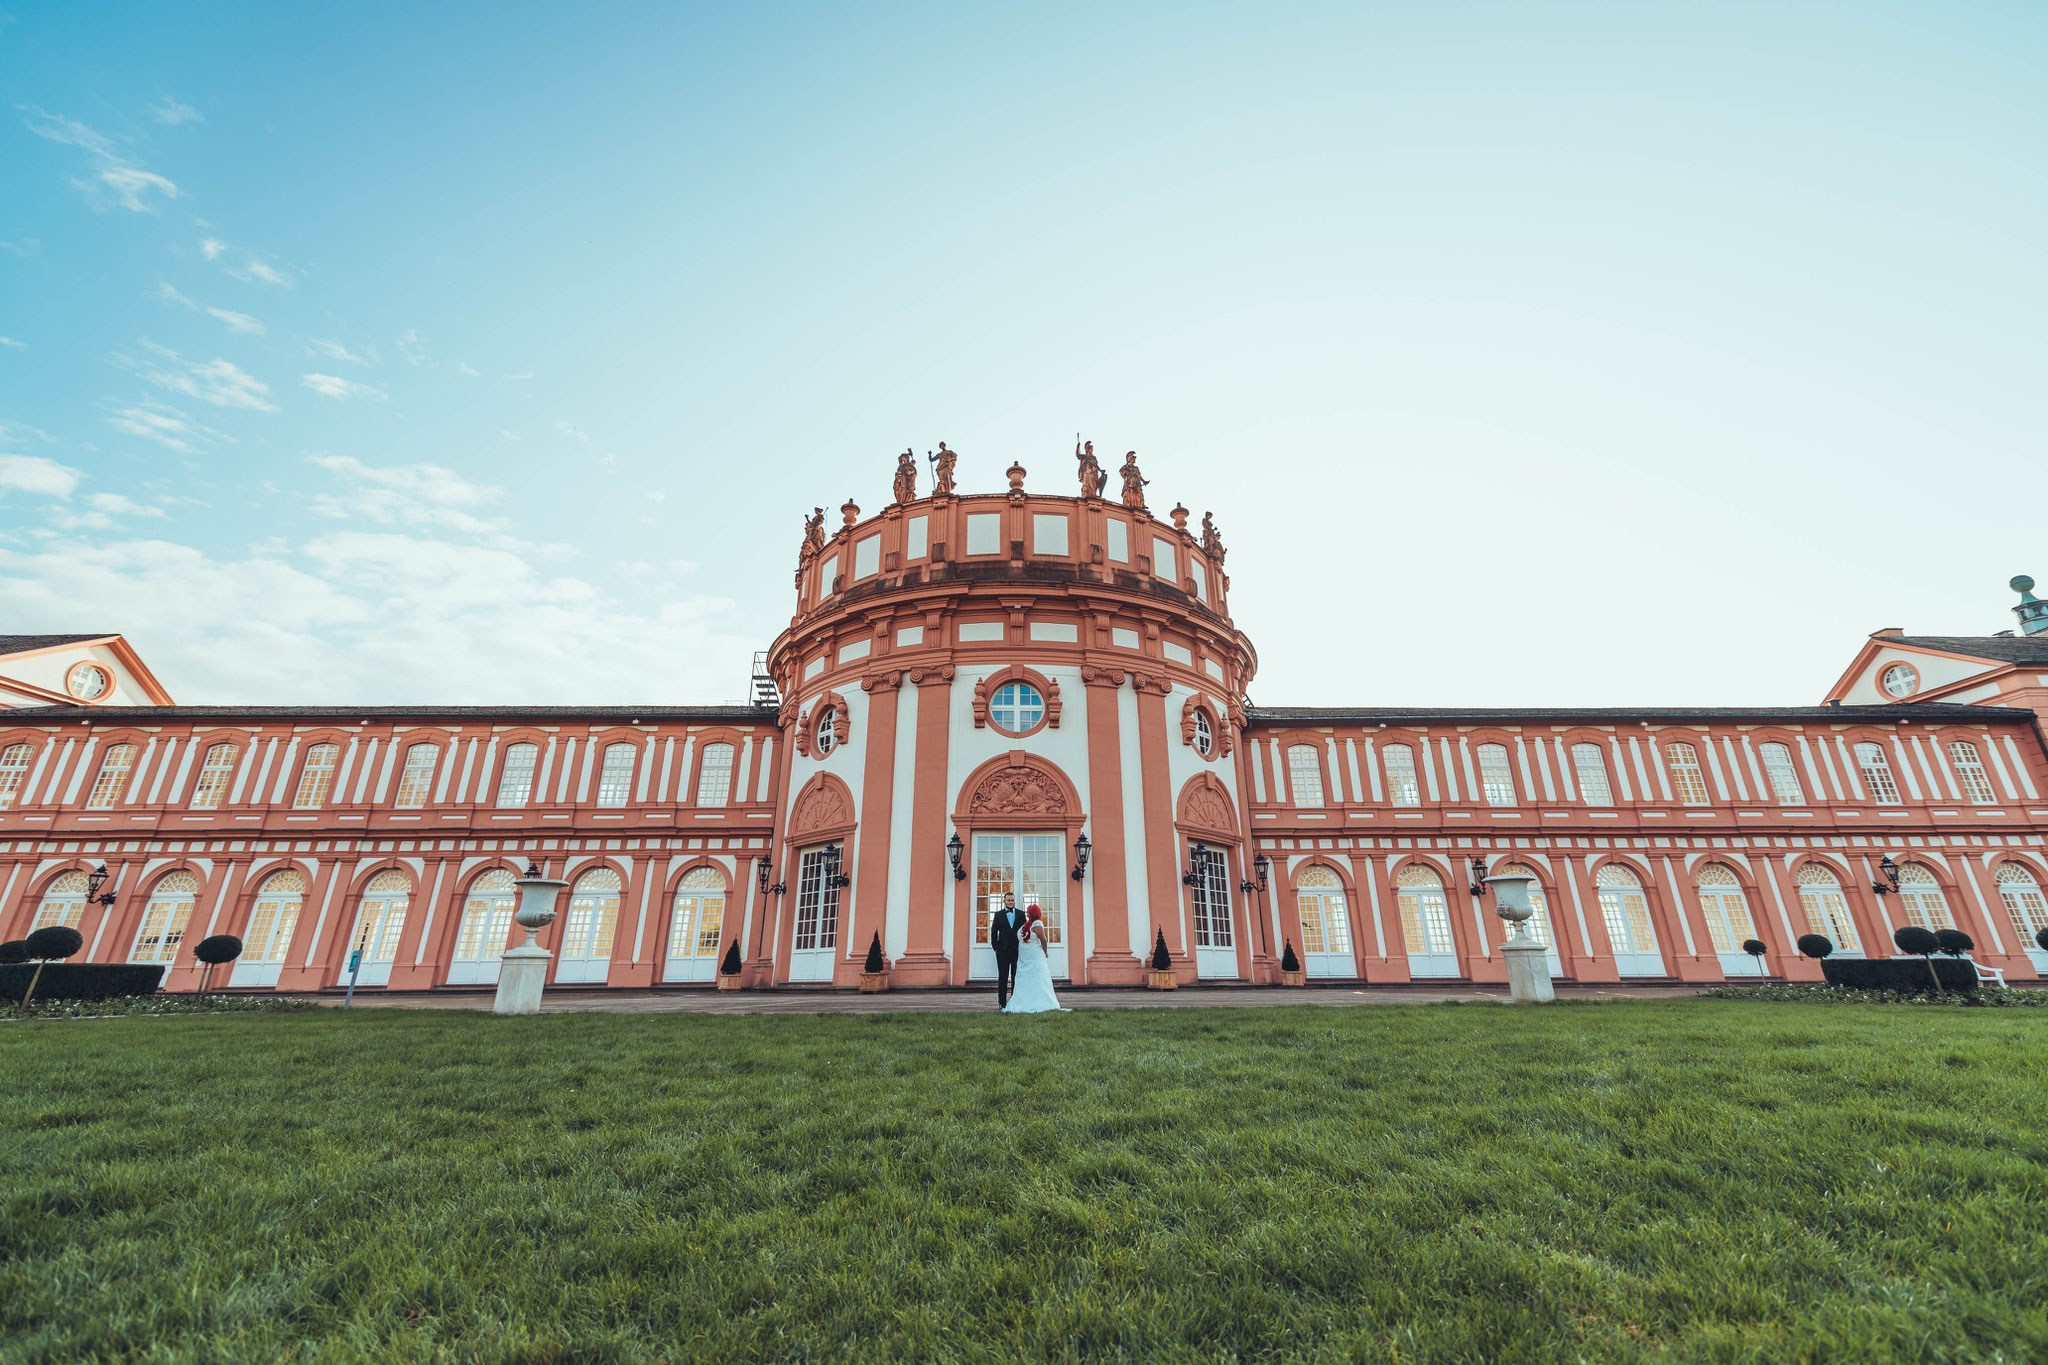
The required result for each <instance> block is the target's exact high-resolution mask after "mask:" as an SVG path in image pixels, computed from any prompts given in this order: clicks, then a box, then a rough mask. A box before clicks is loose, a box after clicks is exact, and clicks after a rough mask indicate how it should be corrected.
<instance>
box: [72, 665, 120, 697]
mask: <svg viewBox="0 0 2048 1365" xmlns="http://www.w3.org/2000/svg"><path fill="white" fill-rule="evenodd" d="M112 685H113V679H112V678H109V677H108V676H107V670H106V669H104V668H101V667H100V666H99V665H98V664H74V665H73V666H72V669H71V672H70V673H69V674H68V675H66V677H65V679H64V686H65V689H66V690H67V691H69V692H70V693H71V695H72V696H74V697H76V698H78V700H80V701H98V700H99V699H100V698H101V697H104V696H105V695H106V694H107V689H108V688H109V687H111V686H112Z"/></svg>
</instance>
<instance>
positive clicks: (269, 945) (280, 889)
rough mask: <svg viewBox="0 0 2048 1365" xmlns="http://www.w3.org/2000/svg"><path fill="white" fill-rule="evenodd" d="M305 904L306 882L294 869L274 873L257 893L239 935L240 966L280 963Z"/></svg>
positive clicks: (289, 944)
mask: <svg viewBox="0 0 2048 1365" xmlns="http://www.w3.org/2000/svg"><path fill="white" fill-rule="evenodd" d="M305 901H306V879H305V877H304V876H303V875H301V874H300V873H299V871H298V870H297V869H295V868H286V869H284V870H283V871H281V872H273V873H271V874H270V876H268V877H266V878H264V881H263V885H262V887H261V888H260V889H259V890H258V891H257V892H256V905H255V908H254V909H252V910H250V911H249V927H248V929H247V930H245V931H244V932H243V934H242V955H241V956H240V957H239V958H237V959H235V960H236V962H237V963H238V964H239V963H243V962H247V963H251V964H256V963H271V962H283V961H284V958H285V954H286V953H287V952H289V951H290V949H291V946H292V931H293V930H295V929H297V928H298V927H299V908H300V907H301V906H302V905H304V904H305Z"/></svg>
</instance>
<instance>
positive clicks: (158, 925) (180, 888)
mask: <svg viewBox="0 0 2048 1365" xmlns="http://www.w3.org/2000/svg"><path fill="white" fill-rule="evenodd" d="M198 899H199V879H198V878H197V877H195V876H193V875H192V874H191V873H190V872H173V873H171V874H170V875H169V876H167V877H165V878H164V879H163V880H161V881H159V882H158V883H157V884H156V886H155V887H154V888H152V889H151V891H150V893H149V901H148V903H147V904H146V905H145V907H144V908H143V911H142V924H141V927H139V928H138V929H137V930H136V931H135V951H134V952H132V953H130V954H129V955H128V960H129V961H130V962H165V963H168V962H171V961H173V960H174V959H176V957H177V956H178V944H179V943H180V942H181V941H182V940H183V939H184V937H185V925H186V923H187V922H188V921H190V920H191V918H192V906H193V903H194V902H195V901H197V900H198Z"/></svg>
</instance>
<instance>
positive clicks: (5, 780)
mask: <svg viewBox="0 0 2048 1365" xmlns="http://www.w3.org/2000/svg"><path fill="white" fill-rule="evenodd" d="M34 753H35V750H34V749H32V748H31V747H30V746H28V745H26V744H10V745H8V746H7V749H6V751H5V752H0V810H13V809H14V804H15V801H16V800H17V799H18V798H19V797H20V795H21V784H22V782H23V781H24V780H25V779H26V778H27V777H28V762H29V758H30V757H31V756H32V755H33V754H34Z"/></svg>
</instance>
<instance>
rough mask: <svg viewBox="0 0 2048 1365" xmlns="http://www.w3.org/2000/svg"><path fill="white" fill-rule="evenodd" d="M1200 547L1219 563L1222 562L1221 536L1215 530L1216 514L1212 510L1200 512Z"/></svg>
mask: <svg viewBox="0 0 2048 1365" xmlns="http://www.w3.org/2000/svg"><path fill="white" fill-rule="evenodd" d="M1202 548H1203V549H1204V550H1206V551H1208V552H1209V557H1210V558H1211V559H1214V560H1215V561H1216V562H1217V563H1218V564H1219V565H1220V564H1222V563H1223V555H1224V550H1223V537H1222V536H1221V535H1219V534H1218V533H1217V531H1216V516H1215V514H1214V513H1213V512H1204V513H1202Z"/></svg>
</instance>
